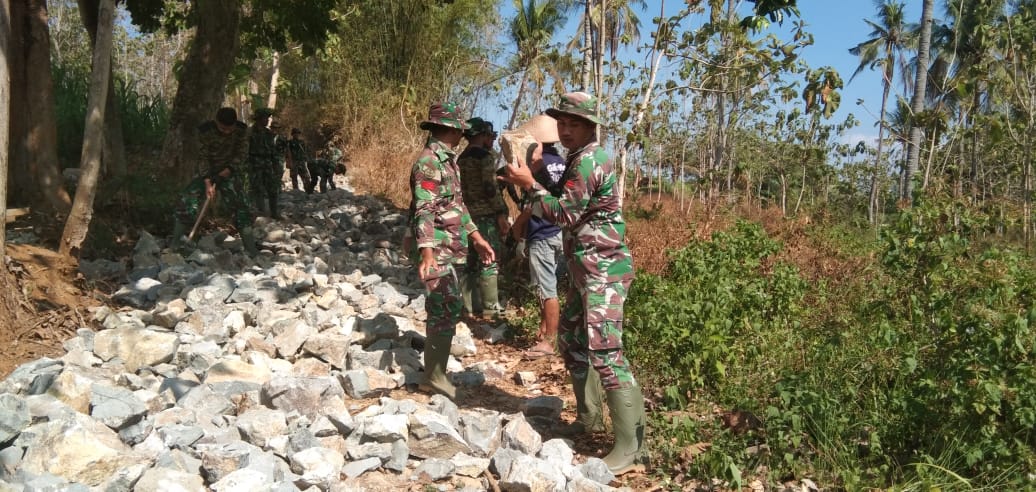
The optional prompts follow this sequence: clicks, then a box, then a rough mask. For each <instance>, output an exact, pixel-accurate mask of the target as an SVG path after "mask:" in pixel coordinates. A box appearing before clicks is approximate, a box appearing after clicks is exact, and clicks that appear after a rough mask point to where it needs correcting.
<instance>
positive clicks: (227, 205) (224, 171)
mask: <svg viewBox="0 0 1036 492" xmlns="http://www.w3.org/2000/svg"><path fill="white" fill-rule="evenodd" d="M198 143H199V145H198V147H199V149H200V152H199V157H200V159H201V164H202V166H203V170H204V171H203V173H204V174H202V175H200V176H197V177H195V178H194V179H193V180H191V182H190V183H189V184H188V185H187V187H186V188H184V190H183V192H182V193H181V194H180V200H179V203H177V206H176V212H175V216H174V220H173V241H172V245H173V247H179V246H180V245H182V244H183V235H184V233H186V232H187V228H188V227H190V226H191V225H193V224H194V223H195V222H196V221H197V217H198V213H199V210H200V209H201V206H202V204H203V203H204V202H205V200H211V199H213V198H215V196H216V194H217V192H218V193H219V198H220V201H221V202H222V207H221V208H222V210H224V211H225V212H227V213H230V214H233V218H234V227H236V228H237V230H238V232H239V233H240V234H241V242H242V243H243V245H244V248H245V250H246V251H247V252H248V253H249V254H251V255H255V254H256V252H257V251H256V247H255V236H254V235H253V233H252V213H251V211H250V210H249V209H248V202H247V201H246V200H245V197H244V194H243V193H242V188H241V178H242V172H243V171H244V164H245V159H246V157H247V156H248V127H247V126H246V125H245V124H244V123H242V122H240V121H238V120H237V112H236V111H234V108H220V109H219V111H217V112H216V119H215V120H210V121H206V122H205V123H202V124H201V126H199V127H198Z"/></svg>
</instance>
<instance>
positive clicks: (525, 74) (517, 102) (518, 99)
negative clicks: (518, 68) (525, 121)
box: [507, 67, 529, 128]
mask: <svg viewBox="0 0 1036 492" xmlns="http://www.w3.org/2000/svg"><path fill="white" fill-rule="evenodd" d="M528 83H529V67H525V70H523V71H522V81H521V83H519V84H518V95H517V96H515V98H514V109H512V110H511V118H510V119H508V120H507V128H514V120H515V119H517V118H518V109H519V108H518V107H519V106H521V105H522V96H524V95H525V86H526V85H527V84H528Z"/></svg>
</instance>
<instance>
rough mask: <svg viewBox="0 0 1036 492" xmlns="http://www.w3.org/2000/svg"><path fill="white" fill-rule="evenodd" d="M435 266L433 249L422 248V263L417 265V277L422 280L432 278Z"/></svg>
mask: <svg viewBox="0 0 1036 492" xmlns="http://www.w3.org/2000/svg"><path fill="white" fill-rule="evenodd" d="M435 266H436V265H435V255H434V254H432V248H421V263H420V264H418V265H417V276H418V277H421V280H426V279H428V278H431V277H432V274H433V273H434V272H435Z"/></svg>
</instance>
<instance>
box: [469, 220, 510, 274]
mask: <svg viewBox="0 0 1036 492" xmlns="http://www.w3.org/2000/svg"><path fill="white" fill-rule="evenodd" d="M471 220H472V221H474V222H475V226H476V227H478V232H479V234H482V239H485V240H486V241H487V242H489V245H490V246H492V248H493V251H494V252H495V253H496V258H497V261H494V262H492V263H490V264H488V265H486V264H484V263H482V258H481V257H479V256H478V251H476V250H475V246H472V245H469V246H468V264H467V267H466V268H465V269H464V275H465V276H470V277H473V278H477V277H482V278H486V277H492V276H495V275H499V274H500V263H499V261H500V259H502V258H503V255H504V253H505V251H504V243H503V242H502V241H501V240H500V228H499V227H497V225H496V216H495V215H487V216H484V217H472V218H471Z"/></svg>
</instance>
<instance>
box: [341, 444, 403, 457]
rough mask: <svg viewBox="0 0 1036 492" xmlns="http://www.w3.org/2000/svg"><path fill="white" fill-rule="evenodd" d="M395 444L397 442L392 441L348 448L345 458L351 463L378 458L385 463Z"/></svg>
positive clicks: (390, 455)
mask: <svg viewBox="0 0 1036 492" xmlns="http://www.w3.org/2000/svg"><path fill="white" fill-rule="evenodd" d="M395 442H399V441H394V442H392V443H388V442H368V443H363V444H360V445H358V446H349V447H348V449H347V450H346V456H347V457H348V458H349V459H350V460H352V461H359V460H365V459H367V458H378V459H380V460H381V461H382V462H385V461H388V460H389V459H391V458H392V446H393V445H394V443H395Z"/></svg>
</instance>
